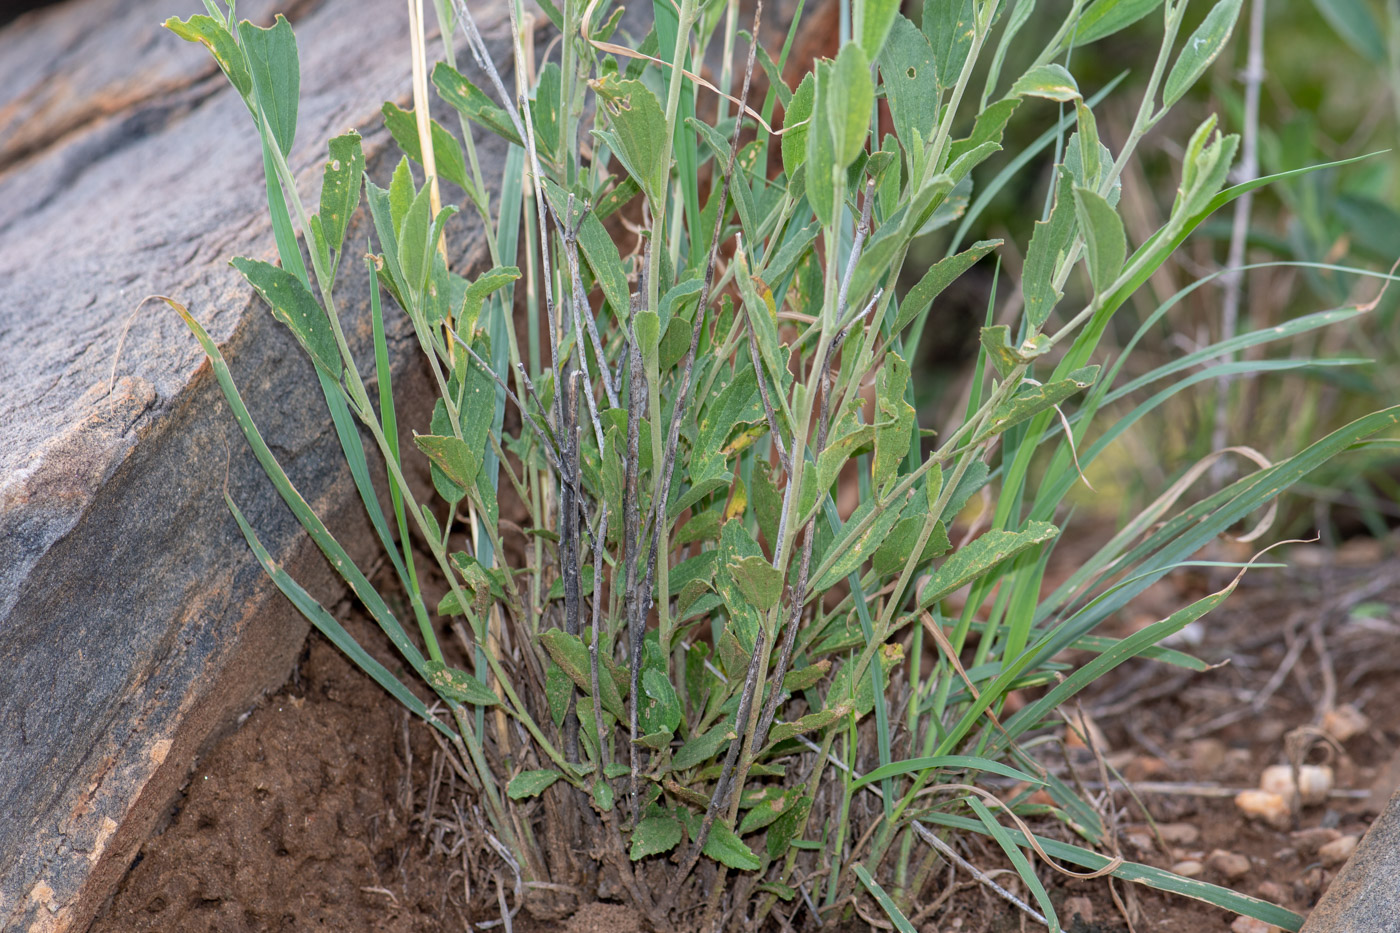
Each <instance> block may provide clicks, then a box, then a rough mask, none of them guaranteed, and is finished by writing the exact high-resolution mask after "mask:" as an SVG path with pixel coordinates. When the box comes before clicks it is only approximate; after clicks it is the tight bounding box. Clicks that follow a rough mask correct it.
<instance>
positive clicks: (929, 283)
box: [890, 240, 1002, 334]
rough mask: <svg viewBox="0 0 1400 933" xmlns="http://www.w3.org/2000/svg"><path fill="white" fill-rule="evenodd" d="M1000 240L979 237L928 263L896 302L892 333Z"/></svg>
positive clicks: (997, 244) (911, 318)
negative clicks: (897, 305) (897, 306)
mask: <svg viewBox="0 0 1400 933" xmlns="http://www.w3.org/2000/svg"><path fill="white" fill-rule="evenodd" d="M1001 244H1002V241H1001V240H980V241H978V242H977V243H974V244H973V245H972V247H971V248H970V249H966V250H964V251H963V252H961V253H958V254H956V255H953V256H948V257H946V258H944V259H940V260H939V261H938V262H936V263H934V264H933V265H931V266H929V268H928V271H927V272H925V273H924V274H923V277H922V278H920V279H919V281H918V282H917V283H915V285H914V287H913V288H911V289H909V294H908V295H905V296H904V300H903V301H902V302H900V305H899V316H898V317H897V318H895V322H894V326H893V327H892V328H891V329H890V330H891V333H896V334H898V333H901V332H902V331H903V330H904V328H906V327H908V326H909V324H910V322H911V321H913V320H914V319H915V318H916V317H919V316H920V315H923V314H925V313H926V312H927V311H928V309H929V308H930V307H932V305H933V301H934V299H935V298H937V297H938V296H939V295H940V294H942V292H943V290H944V289H945V288H947V287H948V286H949V285H951V284H953V282H954V281H956V280H957V279H958V277H959V276H961V275H962V274H963V273H964V272H966V271H967V270H968V269H971V268H972V266H973V265H974V264H975V263H976V262H977V260H979V259H981V258H982V257H983V256H985V255H987V254H988V253H990V252H991V251H992V250H994V249H996V248H997V247H998V246H1000V245H1001Z"/></svg>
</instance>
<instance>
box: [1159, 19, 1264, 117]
mask: <svg viewBox="0 0 1400 933" xmlns="http://www.w3.org/2000/svg"><path fill="white" fill-rule="evenodd" d="M1243 2H1244V0H1220V2H1219V3H1217V4H1216V5H1215V6H1214V7H1212V8H1211V11H1210V12H1209V13H1207V14H1206V18H1205V19H1204V20H1202V21H1201V25H1199V26H1197V27H1196V31H1195V32H1193V33H1191V38H1189V39H1187V40H1186V45H1184V46H1182V49H1181V55H1180V56H1178V57H1177V60H1176V64H1175V65H1173V66H1172V70H1171V74H1169V75H1167V81H1166V84H1164V85H1163V87H1162V109H1163V110H1166V109H1167V108H1168V107H1170V106H1171V105H1172V104H1174V103H1176V102H1177V101H1178V100H1180V99H1181V95H1183V94H1185V93H1186V91H1187V90H1188V89H1189V88H1190V87H1191V85H1193V84H1195V83H1196V80H1197V79H1198V78H1200V76H1201V75H1203V74H1205V71H1206V69H1207V68H1209V67H1210V63H1211V62H1213V61H1215V58H1216V56H1217V55H1219V54H1220V52H1221V50H1222V49H1224V48H1225V43H1226V42H1228V41H1229V39H1230V33H1231V32H1233V31H1234V29H1235V21H1236V20H1237V19H1239V16H1240V6H1241V4H1243Z"/></svg>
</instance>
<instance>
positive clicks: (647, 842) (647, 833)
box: [627, 814, 683, 862]
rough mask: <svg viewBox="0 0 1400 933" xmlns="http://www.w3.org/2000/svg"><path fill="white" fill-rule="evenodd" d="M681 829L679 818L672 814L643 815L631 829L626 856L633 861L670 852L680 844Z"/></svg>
mask: <svg viewBox="0 0 1400 933" xmlns="http://www.w3.org/2000/svg"><path fill="white" fill-rule="evenodd" d="M682 829H683V828H682V826H681V823H680V820H678V819H676V818H675V817H673V816H661V815H658V814H653V815H651V816H648V817H644V818H643V819H642V821H641V822H639V823H638V824H637V827H636V828H635V829H633V830H632V845H631V847H630V848H629V849H628V850H627V857H628V858H630V859H631V860H632V861H634V862H635V861H638V860H640V859H644V858H646V857H647V856H648V855H660V854H661V853H662V852H670V851H671V850H672V849H674V848H675V847H676V846H677V845H679V844H680V841H681V835H682Z"/></svg>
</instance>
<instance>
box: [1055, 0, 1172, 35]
mask: <svg viewBox="0 0 1400 933" xmlns="http://www.w3.org/2000/svg"><path fill="white" fill-rule="evenodd" d="M1161 5H1162V0H1094V2H1093V3H1091V4H1089V6H1088V7H1086V8H1085V10H1084V12H1083V13H1081V14H1080V16H1079V23H1078V25H1076V26H1075V28H1074V44H1075V45H1076V46H1080V45H1088V44H1089V43H1090V42H1097V41H1099V40H1100V39H1103V38H1105V37H1107V36H1111V35H1113V34H1114V33H1115V32H1118V31H1119V30H1120V29H1126V28H1127V27H1129V26H1131V25H1132V24H1133V23H1136V22H1137V21H1138V20H1140V19H1142V18H1143V17H1144V16H1146V15H1147V14H1148V13H1151V12H1152V11H1153V10H1155V9H1157V7H1159V6H1161Z"/></svg>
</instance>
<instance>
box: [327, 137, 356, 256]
mask: <svg viewBox="0 0 1400 933" xmlns="http://www.w3.org/2000/svg"><path fill="white" fill-rule="evenodd" d="M327 148H328V149H329V152H330V159H329V161H327V162H326V167H325V169H324V170H323V171H322V175H321V212H320V213H319V214H317V215H316V216H317V217H318V218H320V223H321V232H322V233H323V234H324V235H325V242H326V246H327V247H328V248H329V249H332V250H335V251H336V252H340V247H341V245H342V244H343V243H344V242H345V228H346V227H347V226H349V225H350V215H351V214H353V213H355V208H357V207H359V205H360V188H361V186H362V185H363V182H364V176H365V154H364V152H363V151H362V150H361V149H360V134H359V133H356V132H354V131H353V130H352V131H351V132H349V133H346V134H345V135H343V136H337V137H335V138H334V139H332V140H331V141H330V143H329V144H328V145H327Z"/></svg>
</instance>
